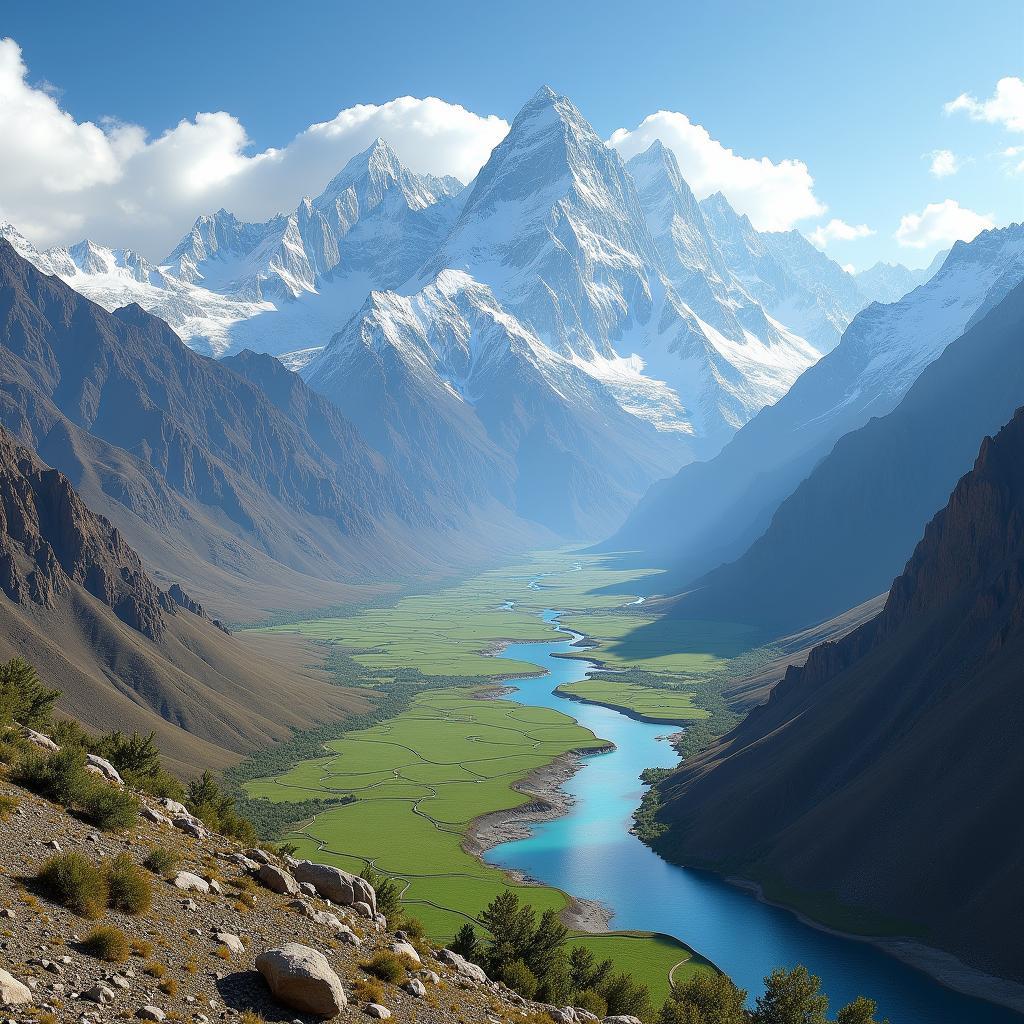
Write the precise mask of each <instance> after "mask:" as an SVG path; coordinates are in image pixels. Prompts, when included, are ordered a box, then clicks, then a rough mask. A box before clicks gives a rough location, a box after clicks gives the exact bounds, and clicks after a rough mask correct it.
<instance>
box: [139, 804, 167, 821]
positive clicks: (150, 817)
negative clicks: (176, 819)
mask: <svg viewBox="0 0 1024 1024" xmlns="http://www.w3.org/2000/svg"><path fill="white" fill-rule="evenodd" d="M140 813H141V814H142V816H143V817H144V818H145V819H146V820H147V821H152V822H155V823H156V824H157V825H170V823H171V819H170V818H168V817H167V815H166V814H163V813H162V812H161V811H158V810H157V809H156V808H155V807H150V806H149V804H143V805H142V811H141V812H140Z"/></svg>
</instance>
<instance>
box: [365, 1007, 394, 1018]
mask: <svg viewBox="0 0 1024 1024" xmlns="http://www.w3.org/2000/svg"><path fill="white" fill-rule="evenodd" d="M364 1012H365V1013H367V1014H369V1015H370V1016H371V1017H376V1018H377V1020H390V1019H391V1011H390V1010H389V1009H388V1008H387V1007H386V1006H381V1005H380V1003H367V1004H366V1008H365V1010H364Z"/></svg>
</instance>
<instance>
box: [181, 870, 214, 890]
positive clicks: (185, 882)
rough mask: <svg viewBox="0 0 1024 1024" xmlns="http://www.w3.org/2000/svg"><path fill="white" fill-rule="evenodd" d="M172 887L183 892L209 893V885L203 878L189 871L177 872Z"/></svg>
mask: <svg viewBox="0 0 1024 1024" xmlns="http://www.w3.org/2000/svg"><path fill="white" fill-rule="evenodd" d="M174 885H175V886H176V887H177V888H178V889H184V890H185V892H209V891H210V883H209V882H208V881H207V880H206V879H205V878H200V877H199V876H198V875H194V874H192V872H191V871H179V872H178V873H177V874H176V875H175V876H174Z"/></svg>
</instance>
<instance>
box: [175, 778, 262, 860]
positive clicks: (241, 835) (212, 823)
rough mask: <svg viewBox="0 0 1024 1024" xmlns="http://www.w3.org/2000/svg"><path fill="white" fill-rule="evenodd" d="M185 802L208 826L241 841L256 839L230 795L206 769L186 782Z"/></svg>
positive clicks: (247, 841)
mask: <svg viewBox="0 0 1024 1024" xmlns="http://www.w3.org/2000/svg"><path fill="white" fill-rule="evenodd" d="M185 804H186V806H187V807H188V809H189V810H190V811H191V812H192V813H193V814H194V815H195V816H196V817H197V818H198V819H199V820H200V821H201V822H202V823H203V824H204V825H205V826H206V827H207V828H209V829H212V830H213V831H214V832H219V833H220V834H221V835H224V836H231V837H232V838H234V839H238V840H240V841H241V842H243V843H252V842H255V841H256V829H255V828H253V825H252V823H251V822H249V821H246V819H245V818H243V817H241V816H240V815H239V814H238V812H237V811H236V810H235V801H234V798H233V797H231V796H229V795H228V794H227V793H225V792H224V791H223V790H222V789H221V788H220V786H219V785H218V784H217V781H216V780H215V779H214V777H213V775H211V774H210V772H208V771H207V772H203V774H202V775H201V776H200V777H199V778H198V779H193V780H192V781H191V782H190V783H189V784H188V793H187V795H186V799H185Z"/></svg>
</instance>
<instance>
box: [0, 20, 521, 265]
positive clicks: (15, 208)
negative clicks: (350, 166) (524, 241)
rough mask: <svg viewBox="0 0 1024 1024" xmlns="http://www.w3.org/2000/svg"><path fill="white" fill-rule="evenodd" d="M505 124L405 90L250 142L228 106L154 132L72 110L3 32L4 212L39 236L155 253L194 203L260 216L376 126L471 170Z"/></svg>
mask: <svg viewBox="0 0 1024 1024" xmlns="http://www.w3.org/2000/svg"><path fill="white" fill-rule="evenodd" d="M507 132H508V124H507V123H506V122H505V121H504V120H503V119H502V118H500V117H496V116H493V115H491V116H488V117H482V116H480V115H478V114H474V113H473V112H471V111H469V110H466V109H465V108H464V107H460V106H457V105H455V104H452V103H446V102H444V101H443V100H439V99H436V98H434V97H427V98H426V99H416V98H414V97H411V96H403V97H401V98H399V99H395V100H391V101H390V102H389V103H383V104H360V105H358V106H354V107H349V108H347V109H345V110H342V111H340V112H339V113H338V115H337V116H336V117H334V118H333V119H332V120H330V121H326V122H323V123H321V124H314V125H311V126H310V127H308V128H306V129H305V130H304V131H302V132H300V133H299V134H298V135H297V136H295V138H293V139H292V140H291V141H289V142H288V144H287V145H285V146H283V147H281V148H276V149H265V150H263V151H262V152H256V153H253V152H251V145H250V141H249V138H248V136H247V134H246V131H245V128H244V126H243V125H242V124H241V122H240V121H239V120H238V119H237V118H236V117H234V116H233V115H231V114H228V113H225V112H223V111H219V112H215V113H200V114H196V116H195V117H194V118H193V119H191V120H188V119H185V120H182V121H181V122H179V123H178V124H177V125H175V126H174V127H173V128H169V129H168V130H166V131H165V132H163V134H161V135H159V136H158V137H156V138H149V137H148V136H147V134H146V132H145V131H144V130H143V129H142V128H140V127H139V126H138V125H130V124H129V125H126V124H121V123H119V122H117V121H114V120H107V121H104V122H103V123H101V124H98V125H97V124H94V123H92V122H89V121H86V122H77V121H76V120H75V119H74V118H73V117H72V116H71V115H70V114H69V113H67V112H66V111H64V110H62V109H61V107H60V105H59V102H58V96H57V95H55V93H54V90H53V88H52V86H47V87H37V86H33V85H30V84H29V83H28V81H27V68H26V67H25V64H24V61H23V60H22V55H21V49H20V47H19V46H18V45H17V43H15V42H14V40H12V39H0V139H3V140H4V153H3V159H2V160H0V219H6V220H10V221H12V222H13V223H14V224H15V225H16V226H17V227H18V228H19V229H20V230H22V231H23V232H24V233H25V234H26V235H28V236H29V238H31V239H32V241H33V242H35V243H36V244H37V245H53V244H56V243H64V242H71V241H77V240H78V239H80V238H83V237H86V236H88V237H92V238H94V239H96V240H97V241H99V242H102V243H105V244H108V245H123V246H130V247H132V248H135V249H138V250H139V251H141V252H143V253H145V254H146V255H147V256H149V257H150V258H154V259H159V258H162V257H163V256H165V255H166V254H167V253H168V251H169V250H170V249H171V248H173V246H174V245H175V244H176V243H177V241H178V239H179V238H180V237H181V236H182V235H183V234H184V233H185V231H187V230H188V228H189V227H190V226H191V224H192V222H193V220H194V219H195V218H196V217H197V216H198V215H199V214H201V213H206V212H210V211H212V210H215V209H217V208H218V207H220V206H226V207H229V208H230V209H231V210H232V212H234V213H236V214H237V215H238V216H239V217H242V218H246V219H254V220H256V219H259V220H262V219H265V218H267V217H270V216H272V215H273V214H275V213H278V212H280V211H282V210H292V209H294V208H295V206H296V205H297V204H298V201H299V199H300V198H301V197H302V196H303V195H307V194H308V195H316V194H317V193H318V192H320V190H321V189H322V188H323V186H324V185H325V184H326V183H327V182H328V181H329V180H330V178H332V177H333V176H334V175H335V174H337V172H338V171H339V170H340V169H341V168H342V167H343V166H344V164H345V163H346V162H347V161H348V160H349V159H350V158H351V157H353V156H354V155H355V154H356V153H359V152H360V151H362V150H364V149H366V148H367V147H368V146H369V145H370V144H371V143H372V142H373V140H374V139H375V138H376V137H377V136H381V137H383V138H385V139H387V141H388V142H389V143H390V144H391V145H392V146H393V147H394V149H395V151H396V152H397V153H398V155H399V157H401V159H402V160H403V161H404V162H405V163H406V164H407V165H408V166H409V167H411V168H412V169H413V170H415V171H420V172H425V173H426V172H429V173H432V174H452V175H454V176H455V177H457V178H460V179H461V180H463V181H468V180H469V179H470V178H472V177H473V176H474V175H475V174H476V172H477V170H479V168H480V167H481V166H482V165H483V163H484V161H485V160H486V159H487V157H488V155H489V154H490V151H491V150H492V149H493V148H494V146H496V145H497V144H498V142H500V141H501V140H502V139H503V138H504V137H505V134H506V133H507Z"/></svg>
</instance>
